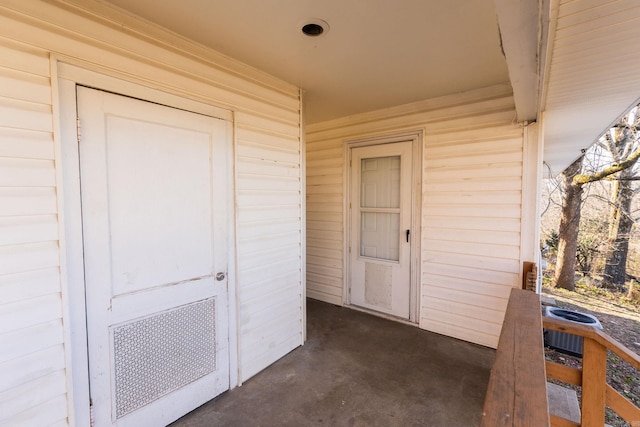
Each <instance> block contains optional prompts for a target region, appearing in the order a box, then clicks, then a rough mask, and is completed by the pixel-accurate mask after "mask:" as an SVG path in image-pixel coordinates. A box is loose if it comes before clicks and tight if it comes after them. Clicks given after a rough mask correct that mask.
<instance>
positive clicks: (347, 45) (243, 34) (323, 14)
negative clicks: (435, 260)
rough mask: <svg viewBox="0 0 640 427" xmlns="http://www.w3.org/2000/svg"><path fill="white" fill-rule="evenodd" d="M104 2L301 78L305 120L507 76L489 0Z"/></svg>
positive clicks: (281, 74)
mask: <svg viewBox="0 0 640 427" xmlns="http://www.w3.org/2000/svg"><path fill="white" fill-rule="evenodd" d="M107 2H108V3H111V4H113V5H116V6H119V7H120V8H122V9H124V10H126V11H128V12H131V13H134V14H136V15H139V16H141V17H143V18H145V19H147V20H149V21H151V22H154V23H157V24H159V25H161V26H163V27H165V28H168V29H170V30H172V31H174V32H176V33H178V34H180V35H183V36H185V37H187V38H190V39H192V40H194V41H196V42H199V43H201V44H203V45H206V46H209V47H211V48H213V49H215V50H218V51H219V52H222V53H224V54H226V55H228V56H230V57H233V58H235V59H238V60H240V61H242V62H245V63H247V64H249V65H252V66H254V67H255V68H258V69H260V70H263V71H265V72H267V73H269V74H272V75H274V76H276V77H279V78H281V79H283V80H285V81H287V82H290V83H293V84H295V85H297V86H299V87H301V88H303V89H304V91H305V95H304V96H305V119H306V122H307V123H309V124H311V123H317V122H321V121H325V120H329V119H334V118H339V117H345V116H349V115H353V114H357V113H362V112H366V111H373V110H377V109H381V108H386V107H391V106H396V105H401V104H406V103H410V102H414V101H420V100H424V99H429V98H434V97H438V96H443V95H448V94H452V93H458V92H463V91H467V90H471V89H476V88H480V87H486V86H490V85H494V84H498V83H504V82H507V81H509V75H508V72H507V64H506V62H505V58H504V57H503V55H502V53H501V48H500V37H499V32H498V21H497V16H496V7H495V4H494V0H475V1H468V0H448V1H441V0H403V1H401V2H396V1H386V0H373V1H363V0H350V1H345V0H323V1H317V0H275V1H264V0H234V1H222V0H182V1H179V2H177V1H161V2H159V1H157V0H135V1H132V0H107ZM313 19H322V20H324V21H326V22H327V23H328V24H329V27H330V28H329V31H328V32H326V33H325V34H323V35H322V36H320V37H315V38H312V37H307V36H304V35H303V34H302V33H301V27H302V25H303V24H305V23H307V22H309V21H311V20H313Z"/></svg>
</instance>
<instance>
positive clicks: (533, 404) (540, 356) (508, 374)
mask: <svg viewBox="0 0 640 427" xmlns="http://www.w3.org/2000/svg"><path fill="white" fill-rule="evenodd" d="M549 425H550V421H549V406H548V403H547V382H546V374H545V363H544V346H543V339H542V315H541V311H540V297H539V296H538V295H537V294H535V293H534V292H529V291H524V290H522V289H512V290H511V295H510V296H509V303H508V305H507V311H506V314H505V318H504V322H503V324H502V332H501V333H500V339H499V341H498V348H497V350H496V358H495V361H494V363H493V367H492V368H491V376H490V378H489V386H488V389H487V395H486V398H485V402H484V408H483V412H482V418H481V420H480V426H481V427H502V426H512V427H513V426H536V427H544V426H549Z"/></svg>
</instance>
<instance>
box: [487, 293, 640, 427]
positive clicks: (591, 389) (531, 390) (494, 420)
mask: <svg viewBox="0 0 640 427" xmlns="http://www.w3.org/2000/svg"><path fill="white" fill-rule="evenodd" d="M542 319H543V317H542V313H541V308H540V298H539V296H538V295H537V294H535V293H534V292H530V291H525V290H521V289H512V290H511V295H510V296H509V303H508V306H507V311H506V313H505V318H504V323H503V325H502V332H501V333H500V339H499V341H498V348H497V349H496V357H495V361H494V363H493V367H492V368H491V376H490V378H489V385H488V388H487V394H486V397H485V401H484V407H483V412H482V418H481V420H480V426H481V427H502V426H512V427H520V426H522V427H524V426H526V427H545V426H553V427H602V426H603V425H604V413H605V406H608V407H609V408H611V409H612V410H613V411H615V412H616V413H617V414H618V415H619V416H620V417H622V418H624V419H625V420H626V421H627V422H629V423H630V424H631V426H632V427H640V409H639V408H638V407H637V406H635V405H634V404H633V403H632V402H631V401H629V400H628V399H627V398H626V397H624V396H622V395H621V394H620V393H618V392H617V391H616V390H614V389H613V388H612V387H611V386H610V385H609V384H607V382H606V368H607V366H606V364H607V350H610V351H611V352H613V353H615V354H616V355H617V356H618V357H620V358H621V359H622V360H624V361H626V362H628V363H629V364H630V365H631V366H633V367H634V368H635V369H636V370H639V371H640V357H638V355H637V354H635V353H633V352H631V351H630V350H629V349H627V348H626V347H625V346H623V345H622V344H620V343H619V342H617V341H616V340H614V339H613V338H611V337H610V336H608V335H607V334H605V333H604V332H602V331H600V330H598V329H595V328H593V327H591V326H588V325H581V324H577V323H573V322H567V321H564V320H559V319H554V318H549V317H544V322H543V320H542ZM543 323H544V328H545V329H550V330H555V331H559V332H566V333H570V334H575V335H580V336H582V337H583V360H582V369H577V368H571V367H568V366H564V365H560V364H557V363H553V362H546V363H545V359H544V340H543V336H542V328H543ZM547 378H552V379H556V380H558V381H562V382H564V383H568V384H574V385H577V386H581V387H582V404H581V423H580V424H578V423H575V422H573V421H570V420H566V419H564V418H559V417H556V416H550V415H549V405H548V401H547V387H546V385H547Z"/></svg>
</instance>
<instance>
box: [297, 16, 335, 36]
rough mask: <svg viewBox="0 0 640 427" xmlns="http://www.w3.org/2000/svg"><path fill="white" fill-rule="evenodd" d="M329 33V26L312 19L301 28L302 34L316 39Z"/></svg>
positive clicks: (319, 20) (321, 21) (320, 20)
mask: <svg viewBox="0 0 640 427" xmlns="http://www.w3.org/2000/svg"><path fill="white" fill-rule="evenodd" d="M328 31H329V24H327V22H326V21H323V20H322V19H312V20H310V21H308V22H307V23H305V24H304V25H303V26H302V34H304V35H305V36H309V37H318V36H321V35H322V34H326V33H327V32H328Z"/></svg>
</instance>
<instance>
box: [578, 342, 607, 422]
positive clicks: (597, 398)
mask: <svg viewBox="0 0 640 427" xmlns="http://www.w3.org/2000/svg"><path fill="white" fill-rule="evenodd" d="M606 382H607V349H606V347H605V346H603V345H602V344H600V343H599V342H597V341H595V340H592V339H589V338H585V339H584V348H583V356H582V404H581V407H580V410H581V412H582V419H581V423H580V424H581V425H582V427H602V425H603V423H604V408H605V384H606Z"/></svg>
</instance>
